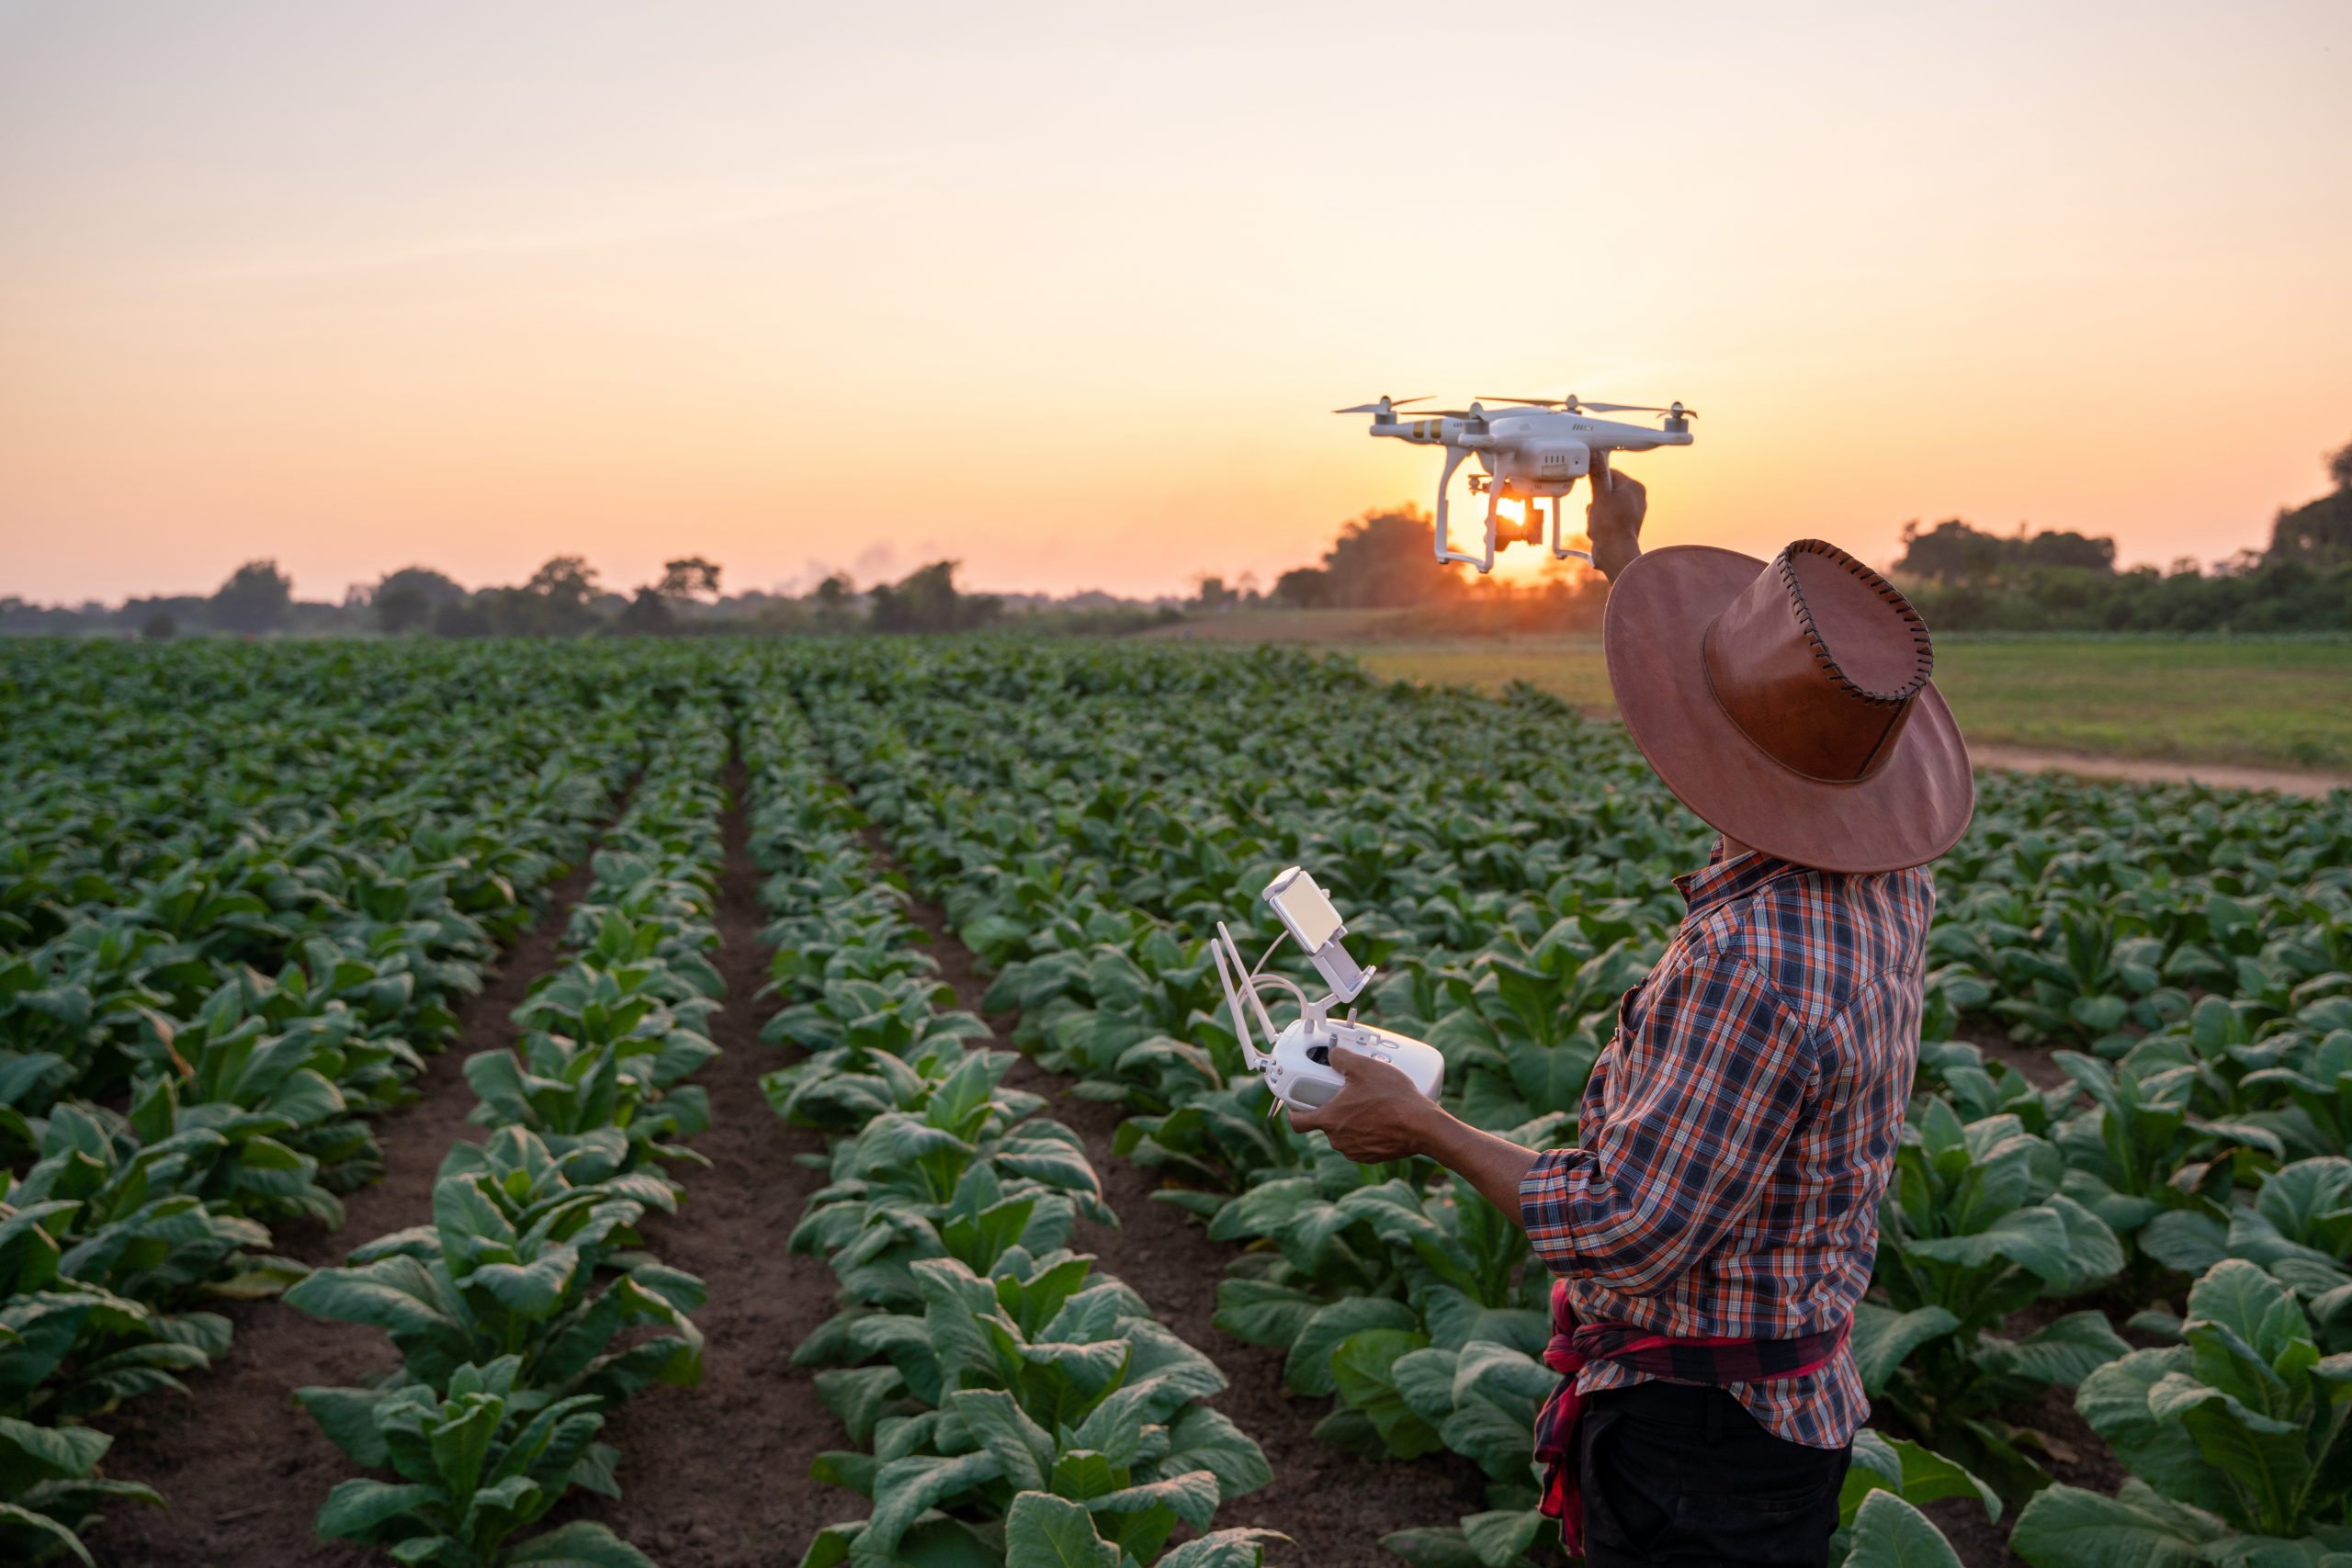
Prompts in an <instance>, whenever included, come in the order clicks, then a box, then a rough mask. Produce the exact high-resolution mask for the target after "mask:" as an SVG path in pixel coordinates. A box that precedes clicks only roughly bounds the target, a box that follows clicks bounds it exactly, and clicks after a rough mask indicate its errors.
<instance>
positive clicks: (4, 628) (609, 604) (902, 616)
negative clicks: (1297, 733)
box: [0, 555, 1174, 640]
mask: <svg viewBox="0 0 2352 1568" xmlns="http://www.w3.org/2000/svg"><path fill="white" fill-rule="evenodd" d="M956 570H957V563H956V562H955V561H952V560H941V561H933V562H931V563H930V564H928V565H926V566H922V567H919V568H917V569H916V570H913V571H911V572H909V573H908V574H907V575H906V576H905V577H904V578H901V579H899V581H895V582H877V583H874V584H872V585H870V586H869V587H866V588H865V589H863V590H861V589H859V588H858V587H857V586H856V584H855V583H854V581H852V580H851V579H850V578H849V577H847V576H846V575H844V574H842V573H838V572H837V573H834V574H832V575H831V576H828V577H826V578H825V579H824V580H823V581H820V582H819V583H818V584H817V585H816V586H815V587H814V588H812V589H810V590H809V592H806V593H799V594H786V593H767V592H759V591H757V590H753V591H752V592H745V593H738V594H731V595H730V594H727V593H725V592H722V590H721V586H720V582H721V577H722V574H723V569H722V568H721V567H720V566H719V564H718V562H716V561H713V560H710V559H708V558H705V557H702V556H685V557H681V558H678V559H675V560H672V561H668V562H665V563H664V564H663V567H662V575H661V576H660V577H659V578H658V579H656V580H655V581H651V582H649V583H646V584H643V585H642V586H640V587H638V588H636V589H634V590H632V591H630V592H625V593H624V592H614V591H612V590H609V589H607V588H605V586H604V585H603V584H602V582H601V581H600V579H599V574H598V572H597V570H596V569H595V568H594V566H592V565H591V564H590V563H589V561H588V559H587V558H586V557H584V556H578V555H560V556H555V557H552V558H549V559H548V561H547V563H546V564H545V565H543V566H541V567H540V568H539V569H538V570H537V571H535V572H533V573H532V574H531V576H530V578H529V579H528V580H527V581H524V582H520V583H516V584H513V585H510V586H501V587H486V588H476V589H468V588H467V587H466V586H465V585H464V584H462V583H460V582H458V581H457V580H456V579H455V578H452V577H450V576H449V575H447V573H445V572H441V571H437V570H434V569H433V568H431V567H424V566H411V567H403V568H401V570H398V571H393V572H388V573H386V574H385V575H384V576H383V577H382V578H380V579H379V580H378V581H376V582H375V583H373V584H371V585H367V586H363V587H355V588H354V589H353V590H352V591H351V592H348V593H347V594H345V598H344V601H343V603H342V604H324V603H318V602H306V601H303V600H300V599H297V598H296V597H295V596H294V584H293V581H292V580H291V579H290V578H288V576H287V574H286V573H285V571H284V570H281V569H280V568H279V566H278V564H277V562H276V561H275V560H253V561H247V562H246V563H244V564H243V566H240V567H239V568H237V570H235V571H233V572H232V573H231V574H230V575H229V577H228V579H227V581H224V582H222V583H221V585H220V588H219V589H218V590H217V591H215V592H212V593H210V594H209V595H207V594H185V595H178V596H173V597H164V598H132V599H129V600H126V601H125V602H124V603H123V604H120V605H119V606H107V605H105V604H96V603H93V604H83V605H78V606H71V607H68V606H54V607H52V606H43V605H36V604H27V603H26V602H25V601H23V600H22V599H18V598H0V632H32V633H40V632H48V633H69V634H71V633H85V634H86V633H93V632H102V633H103V632H111V633H117V634H119V633H125V632H128V633H132V634H135V635H138V636H141V637H147V638H149V639H151V640H159V639H163V638H167V637H176V636H180V635H183V634H187V633H206V632H211V633H227V634H230V635H232V636H242V637H265V636H272V635H277V634H285V633H294V634H309V635H337V634H345V635H347V634H352V633H360V632H371V631H372V632H378V633H381V634H383V635H385V636H388V637H584V636H591V635H597V634H606V635H614V636H639V637H665V636H682V635H695V636H707V635H713V634H722V633H733V634H746V633H749V634H761V633H766V634H786V633H836V632H888V633H933V632H959V631H975V630H978V629H980V628H982V627H986V626H994V625H997V624H998V623H999V622H1001V621H1003V620H1005V619H1007V618H1008V614H1007V609H1006V605H1005V602H1004V600H1003V599H1001V597H999V596H997V595H995V594H989V593H970V592H965V591H964V590H962V589H961V588H959V587H958V586H957V584H956ZM1083 597H1084V599H1085V600H1086V604H1085V607H1084V608H1072V609H1069V610H1060V609H1058V608H1057V607H1056V606H1054V605H1052V604H1050V603H1046V604H1039V603H1036V602H1027V603H1024V604H1023V608H1022V610H1021V611H1020V612H1018V613H1017V614H1015V615H1012V616H1011V617H1010V618H1012V619H1017V620H1019V621H1020V622H1022V623H1023V626H1024V627H1025V628H1027V629H1031V630H1036V631H1089V630H1125V629H1132V628H1133V627H1134V626H1139V625H1143V624H1148V623H1149V622H1152V621H1156V620H1159V619H1163V618H1167V617H1168V616H1171V615H1173V614H1174V612H1173V611H1172V610H1168V611H1163V610H1161V609H1159V607H1158V606H1155V605H1145V604H1134V603H1132V602H1117V601H1114V602H1110V603H1103V599H1104V596H1103V595H1099V594H1093V595H1085V596H1083Z"/></svg>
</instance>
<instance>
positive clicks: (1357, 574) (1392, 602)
mask: <svg viewBox="0 0 2352 1568" xmlns="http://www.w3.org/2000/svg"><path fill="white" fill-rule="evenodd" d="M1433 528H1434V525H1433V524H1432V523H1431V522H1430V519H1429V518H1428V517H1427V516H1425V515H1423V514H1422V513H1419V512H1418V511H1416V510H1413V509H1411V508H1408V509H1407V510H1405V511H1403V512H1379V513H1369V514H1367V515H1365V516H1363V517H1359V518H1357V519H1355V520H1354V521H1353V522H1351V523H1349V524H1347V525H1344V526H1343V527H1341V528H1340V536H1339V537H1338V538H1337V539H1335V540H1333V541H1332V544H1331V547H1330V548H1329V550H1326V551H1325V552H1324V554H1323V571H1324V574H1325V576H1326V577H1327V578H1328V579H1329V603H1330V604H1341V605H1346V606H1349V607H1351V608H1358V609H1386V608H1393V607H1396V606H1398V605H1406V604H1428V603H1429V602H1430V601H1431V600H1434V599H1441V598H1444V597H1446V596H1447V595H1449V594H1451V593H1454V592H1459V591H1460V589H1461V586H1462V584H1461V580H1460V578H1459V576H1458V575H1457V574H1455V573H1453V572H1450V571H1442V570H1435V569H1434V568H1433V566H1432V563H1431V561H1430V545H1431V533H1432V529H1433Z"/></svg>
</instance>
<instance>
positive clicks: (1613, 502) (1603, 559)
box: [1584, 452, 1650, 580]
mask: <svg viewBox="0 0 2352 1568" xmlns="http://www.w3.org/2000/svg"><path fill="white" fill-rule="evenodd" d="M1585 482H1586V484H1587V486H1588V487H1589V489H1590V490H1591V491H1592V497H1591V499H1590V500H1589V501H1588V502H1585V508H1584V532H1585V537H1586V538H1588V539H1589V540H1591V541H1592V564H1593V565H1594V566H1595V567H1597V568H1599V569H1600V573H1601V575H1603V576H1604V577H1608V578H1610V579H1611V580H1614V579H1615V577H1616V576H1617V574H1618V573H1619V572H1621V571H1623V570H1625V568H1626V567H1627V566H1628V565H1630V564H1631V563H1632V561H1633V559H1634V557H1635V556H1638V555H1640V554H1641V553H1642V519H1643V517H1644V516H1645V515H1646V514H1647V513H1648V512H1649V509H1650V492H1649V491H1648V490H1647V489H1646V488H1645V486H1644V485H1643V484H1642V481H1641V480H1639V479H1635V478H1634V476H1633V475H1631V474H1621V473H1618V472H1616V471H1615V470H1614V469H1612V468H1611V467H1610V466H1609V462H1608V459H1607V458H1606V457H1604V456H1603V455H1602V454H1600V453H1598V452H1596V453H1594V454H1593V457H1592V472H1591V473H1590V474H1589V475H1588V476H1587V477H1586V480H1585Z"/></svg>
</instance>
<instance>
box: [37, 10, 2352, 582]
mask: <svg viewBox="0 0 2352 1568" xmlns="http://www.w3.org/2000/svg"><path fill="white" fill-rule="evenodd" d="M2059 9H2060V8H2055V7H2049V6H2024V5H2019V6H1999V5H1950V6H1920V5H1910V4H1905V5H1901V6H1886V5H1883V4H1878V5H1813V6H1781V7H1773V8H1770V10H1769V11H1768V10H1766V9H1765V8H1760V7H1752V6H1711V5H1699V4H1684V5H1676V6H1668V7H1656V6H1648V7H1635V6H1616V7H1567V6H1558V5H1556V4H1544V5H1532V6H1516V5H1482V6H1465V7H1456V8H1452V9H1448V8H1442V7H1431V6H1427V5H1425V4H1424V5H1414V6H1384V5H1377V4H1362V3H1360V4H1351V5H1345V6H1338V5H1334V6H1278V7H1264V6H1210V5H1190V6H1180V7H1155V8H1152V9H1151V11H1149V12H1146V11H1145V10H1144V9H1143V8H1141V7H1128V6H1101V5H1099V4H1096V5H1084V6H1009V7H1005V6H1000V7H970V6H895V5H865V6H833V7H805V6H775V5H771V4H755V3H752V0H743V3H741V4H699V5H694V4H681V5H676V6H659V7H655V6H638V5H634V4H628V5H623V4H615V3H595V4H587V3H569V4H567V3H558V0H503V3H502V4H500V5H497V6H480V5H469V4H466V5H461V4H415V3H413V4H407V5H403V6H362V5H357V4H340V3H325V0H276V3H263V0H211V3H209V4H208V5H205V6H179V5H165V4H153V5H144V6H141V5H133V4H120V5H109V6H91V5H88V4H85V3H63V0H61V3H56V4H26V3H21V0H0V547H4V548H0V592H7V593H19V594H24V595H26V596H28V597H31V598H34V599H39V600H58V599H67V600H72V599H79V598H81V597H84V596H87V595H98V596H105V597H108V598H112V597H117V596H119V595H121V594H123V593H126V592H191V591H209V589H210V588H211V587H212V586H214V585H215V584H217V583H218V582H219V581H220V579H221V578H222V577H223V576H225V575H226V574H227V572H228V570H230V569H231V568H232V566H234V565H235V564H236V563H237V562H238V561H239V560H242V559H243V558H248V557H252V556H260V555H267V556H275V557H276V558H277V559H278V560H279V561H280V562H281V563H282V564H283V565H284V566H285V567H286V569H287V570H288V571H289V572H291V574H292V575H293V577H294V579H295V581H296V586H297V591H298V592H300V594H302V595H303V596H304V597H321V598H335V597H339V596H340V595H341V593H342V592H343V590H344V588H345V585H346V584H348V583H352V582H356V581H372V580H373V579H374V578H376V577H377V576H379V575H380V574H381V573H382V572H384V571H386V570H390V569H392V568H394V567H398V566H401V565H405V564H408V563H410V562H423V563H425V564H429V565H433V566H436V567H439V568H440V569H442V570H446V571H448V572H450V573H451V574H453V575H455V576H456V577H458V578H459V579H460V580H461V581H467V582H469V583H481V582H488V581H517V580H519V579H520V578H522V577H524V576H526V575H527V574H528V572H529V571H530V570H531V569H532V568H533V567H534V566H536V565H537V563H538V562H539V561H540V560H542V559H544V558H546V557H548V555H550V554H553V553H556V552H558V551H579V552H582V553H585V554H586V555H588V556H589V557H590V558H592V559H593V560H594V562H595V563H596V564H597V565H598V566H600V567H601V568H602V569H603V570H604V573H605V579H606V581H608V582H609V583H612V584H614V585H616V586H626V585H628V584H632V583H635V582H639V581H646V580H647V579H648V578H650V577H651V576H652V575H654V574H655V573H657V572H658V570H659V562H660V561H661V560H662V558H664V557H666V556H672V555H677V554H681V553H688V552H695V553H701V554H704V555H707V556H710V557H712V558H716V559H718V560H719V561H721V562H723V563H724V564H725V566H726V568H727V583H728V585H729V587H730V588H738V589H740V588H748V587H771V586H775V585H777V584H779V583H785V582H791V581H806V579H807V577H808V575H809V573H810V571H811V570H813V569H815V568H818V567H823V566H842V567H848V568H851V569H852V570H854V571H855V572H856V573H857V575H858V576H859V578H860V580H861V581H870V580H872V579H873V578H874V577H876V576H877V575H883V576H895V575H898V574H899V573H901V572H903V571H904V570H908V569H910V568H911V567H912V566H914V565H917V564H919V563H920V562H922V561H923V560H925V559H929V558H933V557H936V556H939V555H952V556H955V557H957V558H961V559H962V560H963V561H964V562H965V563H966V571H965V576H966V580H967V581H968V582H970V583H973V584H975V585H978V586H980V587H986V588H998V589H1031V588H1034V589H1042V590H1052V591H1057V592H1060V591H1068V590H1071V589H1077V588H1082V587H1095V586H1099V587H1104V588H1109V589H1112V590H1114V591H1118V592H1137V593H1150V592H1166V591H1170V590H1175V589H1180V588H1182V587H1183V586H1184V585H1185V583H1186V582H1187V581H1188V579H1189V578H1190V577H1191V575H1192V574H1193V572H1195V571H1198V570H1215V571H1220V572H1223V573H1225V574H1226V575H1227V576H1228V577H1232V576H1235V575H1238V574H1239V573H1241V572H1243V571H1245V570H1254V571H1256V572H1257V573H1259V574H1260V576H1261V578H1271V577H1272V574H1273V573H1275V572H1277V571H1279V570H1282V569H1283V568H1284V567H1287V566H1290V565H1295V564H1298V563H1299V562H1302V561H1305V560H1307V559H1310V558H1313V557H1314V556H1315V555H1316V554H1317V552H1318V551H1319V550H1320V548H1321V547H1322V545H1323V543H1324V541H1325V540H1327V539H1328V537H1329V534H1330V533H1331V531H1332V529H1333V527H1334V526H1335V525H1336V524H1337V523H1338V522H1339V521H1340V520H1341V519H1342V518H1345V517H1347V516H1350V515H1351V514H1353V513H1359V512H1362V511H1363V510H1365V509H1366V508H1368V507H1373V506H1376V505H1382V504H1386V503H1390V502H1401V501H1407V500H1410V501H1414V502H1419V503H1420V504H1422V505H1427V504H1428V503H1429V502H1430V496H1431V489H1432V486H1433V485H1434V482H1435V476H1436V470H1437V463H1438V459H1437V457H1436V456H1435V455H1434V454H1432V453H1430V452H1428V451H1425V450H1416V449H1410V448H1406V447H1403V446H1398V445H1396V444H1392V443H1375V442H1373V441H1371V440H1369V439H1367V438H1366V437H1365V436H1364V434H1363V421H1362V420H1361V419H1337V418H1333V417H1332V416H1330V415H1329V414H1328V413H1326V412H1323V411H1325V410H1327V409H1329V408H1331V407H1334V406H1336V405H1338V404H1340V403H1343V402H1354V401H1358V400H1363V399H1368V398H1371V397H1374V396H1377V395H1378V394H1380V393H1381V392H1383V391H1386V392H1390V393H1393V394H1395V395H1397V396H1406V395H1410V394H1415V393H1422V392H1428V393H1434V394H1438V395H1440V396H1441V397H1442V398H1446V399H1458V398H1466V397H1468V396H1470V395H1472V394H1474V393H1480V392H1490V393H1526V394H1536V393H1556V392H1562V391H1569V390H1573V391H1577V392H1578V393H1581V394H1582V395H1584V396H1586V397H1588V398H1609V399H1618V400H1628V401H1653V400H1665V399H1668V398H1680V399H1683V400H1687V401H1689V402H1691V404H1693V405H1694V406H1696V407H1697V408H1699V409H1700V410H1701V411H1702V419H1701V420H1700V423H1699V427H1698V428H1699V433H1700V442H1699V445H1698V446H1694V447H1692V448H1691V449H1689V450H1686V451H1678V452H1668V453H1660V454H1657V455H1653V456H1652V457H1648V458H1646V459H1643V460H1641V461H1640V462H1639V464H1638V466H1635V465H1633V464H1629V465H1628V466H1629V468H1632V469H1633V471H1635V472H1637V473H1639V474H1641V475H1642V476H1643V477H1644V478H1645V479H1647V480H1648V481H1649V483H1650V485H1651V493H1652V513H1651V517H1652V521H1651V525H1650V536H1651V537H1652V538H1653V540H1655V541H1657V542H1673V541H1679V540H1696V541H1705V542H1711V543H1723V544H1729V545H1734V546H1736V547H1743V548H1747V549H1750V550H1753V551H1757V552H1759V553H1764V552H1769V551H1770V549H1772V548H1774V547H1777V546H1778V545H1780V544H1781V543H1783V542H1785V541H1786V540H1787V539H1789V538H1790V537H1792V536H1798V535H1800V534H1821V535H1826V536H1829V537H1831V538H1833V539H1836V540H1838V541H1839V542H1841V543H1844V544H1847V545H1849V546H1850V547H1853V548H1855V549H1857V550H1858V551H1860V553H1862V554H1863V555H1865V556H1867V557H1870V558H1875V559H1878V560H1881V561H1884V560H1886V559H1888V558H1890V557H1891V555H1892V553H1893V547H1894V538H1895V536H1896V533H1897V531H1898V530H1899V528H1900V526H1901V525H1902V524H1903V522H1904V521H1905V519H1907V518H1914V517H1917V518H1923V519H1928V520H1933V519H1936V518H1940V517H1945V516H1952V515H1959V516H1963V517H1967V518H1969V519H1971V520H1973V521H1974V522H1976V523H1979V524H1981V525H1989V526H1996V527H2002V528H2008V527H2013V526H2015V525H2017V524H2018V522H2019V521H2020V520H2030V522H2031V523H2032V524H2034V525H2036V526H2051V527H2059V526H2064V527H2076V528H2082V529H2085V530H2087V531H2091V532H2097V533H2107V534H2112V535H2113V536H2116V538H2117V539H2118V540H2119V541H2120V545H2121V548H2122V554H2123V556H2124V558H2126V559H2127V560H2152V561H2157V562H2164V561H2169V560H2171V559H2172V558H2176V557H2177V556H2181V555H2184V554H2187V555H2193V556H2196V557H2199V558H2204V559H2209V560H2210V559H2212V558H2219V557H2222V556H2225V555H2227V554H2229V553H2230V552H2232V551H2233V550H2235V549H2237V548H2238V547H2242V546H2246V545H2256V544H2259V543H2260V542H2261V541H2262V540H2263V538H2264V537H2266V536H2267V529H2268V525H2269V519H2270V516H2271V513H2273V512H2274V511H2275V510H2276V508H2277V507H2278V505H2280V504H2281V503H2284V502H2300V501H2301V500H2304V499H2307V498H2309V497H2310V496H2312V495H2313V494H2315V493H2317V492H2318V491H2319V490H2320V489H2321V488H2322V477H2321V468H2320V457H2321V454H2322V453H2323V452H2324V451H2326V450H2329V449H2332V448H2333V447H2335V446H2340V445H2342V444H2343V443H2345V442H2346V440H2352V290H2347V288H2346V279H2347V278H2352V155H2347V154H2352V94H2346V92H2345V91H2344V88H2343V83H2344V81H2345V80H2346V67H2347V65H2352V6H2345V5H2343V4H2341V3H2340V0H2325V3H2323V0H2312V3H2308V4H2278V5H2270V6H2246V5H2232V6H2221V5H2213V6H2165V5H2137V6H2070V7H2065V8H2064V14H2063V15H2055V14H2054V13H2056V12H2058V11H2059ZM1270 16H1271V17H1272V19H1268V18H1269V17H1270Z"/></svg>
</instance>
